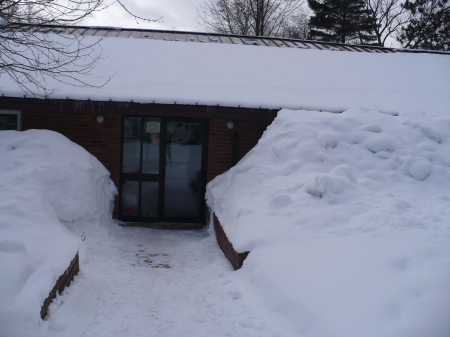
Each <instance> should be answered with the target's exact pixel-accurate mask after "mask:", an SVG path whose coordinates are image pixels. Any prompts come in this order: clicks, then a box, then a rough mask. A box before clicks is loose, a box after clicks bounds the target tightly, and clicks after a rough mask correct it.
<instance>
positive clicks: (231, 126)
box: [227, 119, 234, 130]
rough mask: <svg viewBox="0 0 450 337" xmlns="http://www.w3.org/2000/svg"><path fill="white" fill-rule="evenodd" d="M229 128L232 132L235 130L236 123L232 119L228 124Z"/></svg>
mask: <svg viewBox="0 0 450 337" xmlns="http://www.w3.org/2000/svg"><path fill="white" fill-rule="evenodd" d="M227 128H228V129H230V130H231V129H232V128H234V123H233V121H232V120H231V119H230V120H229V121H228V122H227Z"/></svg>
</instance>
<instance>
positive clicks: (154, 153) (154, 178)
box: [120, 117, 207, 223]
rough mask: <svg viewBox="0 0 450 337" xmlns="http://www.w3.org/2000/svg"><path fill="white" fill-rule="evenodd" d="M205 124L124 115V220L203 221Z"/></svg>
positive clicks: (121, 208) (121, 200)
mask: <svg viewBox="0 0 450 337" xmlns="http://www.w3.org/2000/svg"><path fill="white" fill-rule="evenodd" d="M206 128H207V125H206V122H205V121H204V120H199V119H179V118H164V117H124V121H123V147H122V148H123V150H122V151H123V152H122V172H121V184H122V186H121V193H120V218H121V219H122V220H123V221H142V222H189V223H198V222H201V221H202V219H203V213H204V193H205V173H206V170H205V150H206V146H205V137H206V132H207V129H206Z"/></svg>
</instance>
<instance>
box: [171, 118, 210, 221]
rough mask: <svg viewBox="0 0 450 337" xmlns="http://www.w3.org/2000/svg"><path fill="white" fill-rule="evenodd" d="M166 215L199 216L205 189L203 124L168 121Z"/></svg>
mask: <svg viewBox="0 0 450 337" xmlns="http://www.w3.org/2000/svg"><path fill="white" fill-rule="evenodd" d="M166 142H167V146H166V156H167V163H166V180H165V183H166V184H165V194H164V215H165V216H168V217H196V218H197V217H199V216H200V198H202V199H203V195H201V190H202V188H201V186H202V183H203V182H202V174H201V162H202V124H201V123H185V122H169V123H167V138H166Z"/></svg>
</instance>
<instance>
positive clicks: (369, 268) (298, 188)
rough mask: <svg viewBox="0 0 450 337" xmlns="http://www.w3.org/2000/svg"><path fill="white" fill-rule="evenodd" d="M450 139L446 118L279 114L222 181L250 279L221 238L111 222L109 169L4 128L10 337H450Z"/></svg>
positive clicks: (5, 297)
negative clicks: (76, 262)
mask: <svg viewBox="0 0 450 337" xmlns="http://www.w3.org/2000/svg"><path fill="white" fill-rule="evenodd" d="M448 130H450V117H449V116H448V114H442V113H437V112H433V111H431V112H428V113H412V112H409V113H406V112H400V113H392V114H386V113H380V112H377V111H364V110H358V109H352V110H348V111H345V112H343V113H342V114H332V113H328V112H318V111H287V110H284V111H281V112H280V113H279V116H278V117H277V118H276V119H275V121H274V122H273V123H272V125H271V126H270V127H269V128H268V129H267V131H266V132H265V134H264V135H263V137H262V139H261V140H260V141H259V143H258V145H257V146H256V147H255V148H254V149H253V150H252V151H250V152H249V153H248V154H247V155H246V156H245V157H244V158H243V159H242V160H241V161H240V162H239V163H238V164H237V165H236V166H235V167H234V168H232V169H231V170H230V171H228V172H227V173H225V174H223V175H221V176H219V177H217V178H216V179H215V180H213V181H212V182H211V183H210V184H209V185H208V192H207V199H208V203H209V205H210V206H211V207H212V208H213V210H214V211H215V212H216V214H217V216H218V218H219V220H220V221H221V223H222V225H223V226H224V229H225V232H226V233H227V235H228V237H229V238H230V240H231V241H232V243H233V245H234V247H235V248H236V249H237V250H238V251H246V250H249V251H250V254H249V256H248V258H247V259H246V261H245V262H244V266H243V268H242V269H240V270H238V271H236V272H234V271H232V270H231V267H230V265H229V263H228V262H227V261H226V260H225V258H224V256H223V254H222V253H221V252H220V250H219V248H218V247H217V244H216V242H215V238H214V236H213V235H210V234H209V233H208V232H207V230H203V231H162V230H151V229H145V228H122V227H119V226H117V225H116V224H114V223H112V222H111V218H110V214H111V213H110V202H111V199H112V197H113V195H114V193H115V188H114V187H113V185H112V183H111V182H110V180H109V173H108V172H107V171H106V170H105V169H104V167H103V166H102V165H101V164H100V163H99V162H98V161H97V160H96V159H95V158H94V157H92V156H90V155H89V154H87V153H86V151H84V150H83V149H82V148H81V147H79V146H77V145H75V144H73V143H71V142H70V141H69V140H67V139H66V138H65V137H63V136H61V135H59V134H57V133H54V132H49V131H38V130H30V131H26V132H16V131H2V132H0V151H1V153H0V158H2V160H1V161H0V185H1V186H0V212H1V215H2V217H1V219H0V264H1V265H0V269H1V271H2V273H1V274H0V285H1V286H0V296H1V298H0V303H1V304H0V305H1V307H0V336H1V337H80V336H88V337H102V336H108V337H109V336H130V337H131V336H132V337H135V336H242V337H247V336H263V337H268V336H280V337H293V336H298V337H380V336H383V337H428V336H433V337H448V336H449V332H450V323H449V321H448V316H449V314H450V288H449V286H448V285H449V284H450V244H449V243H450V242H449V241H450V227H449V223H450V195H449V192H448V191H449V190H450V157H449V156H448V153H450V135H449V132H448ZM80 210H81V211H80ZM80 215H83V216H80ZM82 234H84V237H86V240H85V241H84V242H80V239H79V237H80V236H81V235H82ZM79 247H81V248H80V255H81V272H80V275H79V276H77V277H76V278H75V280H74V282H73V284H72V285H71V287H69V288H68V289H67V291H66V292H65V293H64V294H63V295H62V296H59V297H58V298H57V300H56V301H55V302H54V303H53V304H52V305H51V308H50V314H49V316H48V318H47V319H46V320H44V321H42V320H40V319H39V309H40V305H41V303H42V301H43V300H44V298H45V297H46V295H47V294H48V292H49V291H50V289H51V287H52V286H53V284H52V282H53V283H54V282H55V280H56V278H57V276H59V275H60V274H61V273H62V272H63V271H64V269H65V268H66V267H67V265H68V263H69V262H70V260H71V259H72V257H73V253H74V252H75V251H76V250H77V249H78V248H79ZM55 249H56V251H55ZM69 253H70V254H69ZM49 257H51V258H49ZM5 271H6V272H5Z"/></svg>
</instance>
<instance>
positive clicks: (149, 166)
mask: <svg viewBox="0 0 450 337" xmlns="http://www.w3.org/2000/svg"><path fill="white" fill-rule="evenodd" d="M160 128H161V119H160V118H144V143H143V149H142V173H149V174H158V173H159V136H160V132H161V130H160Z"/></svg>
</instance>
